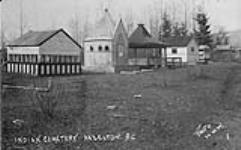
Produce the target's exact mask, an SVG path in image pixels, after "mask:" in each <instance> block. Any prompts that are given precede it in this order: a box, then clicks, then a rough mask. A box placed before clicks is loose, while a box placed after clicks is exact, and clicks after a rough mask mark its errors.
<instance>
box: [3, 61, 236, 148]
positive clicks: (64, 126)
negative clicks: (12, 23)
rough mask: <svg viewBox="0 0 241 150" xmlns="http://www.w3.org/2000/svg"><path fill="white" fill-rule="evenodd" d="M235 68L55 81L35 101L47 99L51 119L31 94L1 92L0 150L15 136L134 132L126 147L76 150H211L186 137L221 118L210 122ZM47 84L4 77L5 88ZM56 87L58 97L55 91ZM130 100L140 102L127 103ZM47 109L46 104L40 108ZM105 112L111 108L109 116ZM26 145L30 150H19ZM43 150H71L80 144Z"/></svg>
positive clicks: (218, 66)
mask: <svg viewBox="0 0 241 150" xmlns="http://www.w3.org/2000/svg"><path fill="white" fill-rule="evenodd" d="M234 66H236V65H235V64H212V65H208V66H197V67H193V68H181V69H176V70H163V69H161V70H157V71H155V72H148V73H142V74H137V75H120V74H99V75H81V76H74V77H55V78H53V90H52V91H51V92H50V93H49V94H50V97H49V98H42V99H40V100H43V99H49V100H48V101H51V100H54V101H53V102H54V104H55V103H56V105H54V106H53V107H52V108H53V110H51V113H50V114H51V115H50V116H52V117H49V113H45V111H43V110H44V109H45V108H46V107H42V108H41V107H40V106H41V105H40V104H38V103H37V102H36V98H35V97H34V94H33V91H24V90H10V89H7V90H5V93H4V95H3V98H4V100H3V107H2V108H3V109H2V112H3V119H2V121H3V135H4V136H3V146H7V145H11V146H13V145H16V144H15V143H13V141H12V139H13V137H15V136H20V135H32V136H34V135H38V134H45V135H56V134H74V133H79V134H82V135H83V134H107V133H112V134H117V133H121V134H124V133H133V134H135V135H136V140H134V141H131V142H125V141H116V142H110V143H108V142H104V143H98V142H97V143H95V144H92V143H88V142H83V143H81V149H86V150H88V149H123V150H124V149H138V148H139V149H148V150H152V149H153V150H156V149H171V150H175V149H177V150H179V149H185V150H189V149H190V150H193V149H195V150H199V149H200V150H201V149H214V148H216V149H217V148H218V146H216V147H215V146H213V145H212V144H213V140H214V141H215V139H213V140H210V141H202V140H200V139H197V138H195V137H193V135H192V133H193V131H194V129H195V127H196V125H197V124H198V123H200V122H202V121H207V120H213V118H216V117H220V118H221V117H222V116H216V115H217V112H219V111H221V110H222V109H221V107H219V103H220V101H218V99H219V98H220V93H221V91H222V89H223V87H224V85H225V82H224V81H225V80H226V79H227V76H228V73H229V70H230V69H231V68H233V67H234ZM234 69H235V68H234ZM164 71H165V72H164ZM163 72H164V73H163ZM236 73H238V72H236ZM237 77H239V76H237ZM46 79H47V78H31V80H30V79H29V78H28V77H21V78H20V77H17V76H12V75H8V76H5V81H6V82H8V83H9V84H15V85H19V84H21V85H22V84H24V85H29V84H32V83H33V80H35V81H37V82H34V83H35V84H37V85H38V86H45V85H47V80H46ZM236 80H238V79H236ZM164 82H165V85H164ZM226 82H227V81H226ZM232 83H233V82H232ZM58 87H61V89H62V90H57V89H58ZM56 91H62V92H61V93H56ZM51 94H53V96H54V97H51ZM135 94H139V95H141V96H142V98H139V99H137V98H134V97H133V96H134V95H135ZM56 95H58V96H56ZM46 96H47V97H48V95H46ZM48 104H49V102H45V103H43V106H45V105H48ZM108 105H115V106H116V107H117V108H116V109H114V110H108V109H107V108H106V107H107V106H108ZM52 108H51V109H52ZM47 110H48V109H47ZM214 113H215V115H214ZM116 115H119V116H121V117H115V116H116ZM46 116H47V117H46ZM213 116H215V117H213ZM14 119H23V120H24V124H23V125H22V126H21V128H18V127H16V126H15V125H14V124H13V123H12V120H14ZM219 143H220V142H219ZM31 146H35V148H36V145H26V147H31ZM42 146H43V147H45V148H48V149H56V148H57V149H77V148H78V146H79V145H78V144H77V145H76V144H73V145H68V144H65V145H61V144H60V145H58V144H57V145H55V144H46V145H42Z"/></svg>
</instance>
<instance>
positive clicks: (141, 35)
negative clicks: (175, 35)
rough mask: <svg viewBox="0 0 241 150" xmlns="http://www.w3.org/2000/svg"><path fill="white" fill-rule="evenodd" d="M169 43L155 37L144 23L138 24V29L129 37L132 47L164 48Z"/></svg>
mask: <svg viewBox="0 0 241 150" xmlns="http://www.w3.org/2000/svg"><path fill="white" fill-rule="evenodd" d="M166 46H167V44H166V43H164V42H159V41H158V40H156V39H154V38H153V37H152V36H151V34H150V33H149V32H148V31H147V29H146V28H145V27H144V25H143V24H138V27H137V29H136V30H135V31H134V32H133V33H132V34H131V35H130V37H129V47H130V48H162V47H166Z"/></svg>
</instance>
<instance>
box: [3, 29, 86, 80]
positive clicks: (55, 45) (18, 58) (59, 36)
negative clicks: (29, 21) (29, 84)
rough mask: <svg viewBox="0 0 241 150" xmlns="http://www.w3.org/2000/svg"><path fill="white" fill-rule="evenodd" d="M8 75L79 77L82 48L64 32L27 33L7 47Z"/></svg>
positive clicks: (60, 30)
mask: <svg viewBox="0 0 241 150" xmlns="http://www.w3.org/2000/svg"><path fill="white" fill-rule="evenodd" d="M7 72H9V73H18V74H27V75H33V76H50V75H73V74H80V73H81V46H80V45H79V44H78V43H77V42H76V41H75V40H74V39H73V38H72V37H71V36H70V35H69V34H68V33H67V32H65V31H64V30H63V29H59V30H51V31H29V32H27V33H26V34H24V35H23V36H21V37H20V38H18V39H16V40H14V41H13V42H11V43H10V44H9V45H8V46H7Z"/></svg>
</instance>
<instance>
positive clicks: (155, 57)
mask: <svg viewBox="0 0 241 150" xmlns="http://www.w3.org/2000/svg"><path fill="white" fill-rule="evenodd" d="M128 57H129V59H128V64H129V65H137V66H156V65H158V66H160V65H162V64H163V59H162V50H161V49H158V48H129V52H128Z"/></svg>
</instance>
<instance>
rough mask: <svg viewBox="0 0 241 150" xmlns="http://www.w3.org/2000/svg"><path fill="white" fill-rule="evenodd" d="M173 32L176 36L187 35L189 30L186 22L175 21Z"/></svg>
mask: <svg viewBox="0 0 241 150" xmlns="http://www.w3.org/2000/svg"><path fill="white" fill-rule="evenodd" d="M172 30H173V32H172V35H173V36H174V37H180V36H187V33H188V30H187V28H186V26H185V24H184V23H181V24H179V23H175V25H173V29H172Z"/></svg>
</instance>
